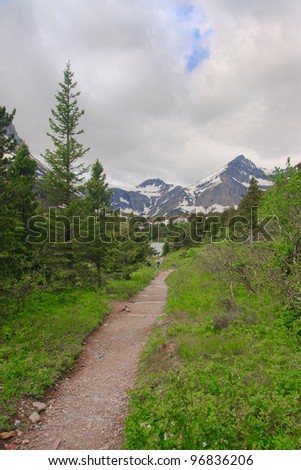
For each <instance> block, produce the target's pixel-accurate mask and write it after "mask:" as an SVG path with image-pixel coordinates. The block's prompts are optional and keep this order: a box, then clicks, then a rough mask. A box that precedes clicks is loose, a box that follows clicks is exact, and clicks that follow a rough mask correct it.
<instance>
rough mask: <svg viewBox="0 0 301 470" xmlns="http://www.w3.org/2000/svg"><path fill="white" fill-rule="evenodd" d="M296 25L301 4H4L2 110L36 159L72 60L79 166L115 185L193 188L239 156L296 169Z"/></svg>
mask: <svg viewBox="0 0 301 470" xmlns="http://www.w3.org/2000/svg"><path fill="white" fill-rule="evenodd" d="M189 6H193V9H192V8H191V9H190V10H188V9H187V7H189ZM300 20H301V4H300V2H299V0H291V1H290V2H286V1H285V0H277V1H276V0H275V1H274V2H273V4H271V2H270V1H268V0H260V1H259V0H258V1H257V0H253V1H252V2H244V1H241V0H227V2H224V1H223V0H191V1H184V0H183V1H181V0H179V1H174V0H173V1H172V0H170V1H168V0H152V2H142V1H141V0H99V1H98V0H91V1H89V2H87V1H86V2H85V1H84V0H73V1H72V2H71V1H69V0H52V2H47V3H46V2H41V1H40V0H4V1H3V0H2V1H1V0H0V31H1V36H2V38H1V39H2V40H1V41H0V56H1V61H0V74H1V75H0V76H1V87H0V103H1V104H3V105H5V106H6V107H7V108H8V109H11V108H13V107H15V108H16V109H17V115H16V118H15V123H16V126H17V129H18V132H19V134H20V135H21V136H22V137H23V138H25V140H26V141H27V143H28V145H29V146H30V149H31V151H32V153H33V154H34V155H36V156H39V155H40V154H41V153H43V152H44V151H45V148H47V147H48V146H49V145H50V141H49V139H48V138H47V136H46V132H47V131H48V117H49V115H50V109H51V107H53V106H54V104H55V99H54V95H55V93H56V92H57V89H58V81H60V80H61V79H62V71H63V68H64V66H65V63H66V62H67V60H69V59H70V60H71V64H72V69H73V71H74V72H75V79H76V80H78V88H79V90H81V92H82V94H81V96H80V99H79V102H80V105H81V106H82V107H83V108H84V109H85V110H86V114H85V116H84V117H83V119H82V122H81V124H82V127H83V128H84V129H85V134H84V136H83V141H84V143H85V144H87V145H89V146H90V147H91V151H90V153H89V156H88V157H87V160H88V162H89V163H91V162H93V161H95V159H96V158H100V159H101V160H102V162H103V164H104V167H105V170H106V173H107V175H108V176H109V177H110V180H111V181H112V182H120V183H122V184H135V183H139V182H140V181H142V180H143V179H145V178H147V177H153V176H158V177H161V178H163V179H166V180H169V181H173V182H174V181H175V182H179V183H192V182H195V181H196V180H199V179H200V178H201V177H203V176H206V175H207V174H209V173H210V172H211V171H214V170H216V169H217V168H219V167H220V166H222V165H224V164H225V163H226V162H228V161H229V160H230V159H232V158H234V157H235V156H236V155H238V154H240V153H244V154H245V155H246V156H248V157H249V158H251V159H253V160H254V161H255V162H256V163H258V164H261V165H262V166H271V167H273V166H275V165H283V164H284V163H285V161H286V158H287V157H288V156H293V157H294V160H293V161H296V162H297V161H299V160H301V150H300V149H301V133H300V131H299V125H300V121H301V96H300V92H299V86H300V85H299V83H300V78H301V77H300V75H301V36H300V34H299V25H300ZM197 41H199V43H198V42H197ZM198 44H199V47H200V49H202V50H203V49H205V50H207V51H208V59H207V58H206V57H205V56H203V59H204V60H201V59H200V63H199V64H198V66H197V67H195V68H194V69H193V70H192V72H191V73H189V72H188V71H187V64H188V61H189V58H191V56H192V54H193V53H195V51H196V50H197V47H198ZM200 56H201V55H200ZM196 57H197V55H196Z"/></svg>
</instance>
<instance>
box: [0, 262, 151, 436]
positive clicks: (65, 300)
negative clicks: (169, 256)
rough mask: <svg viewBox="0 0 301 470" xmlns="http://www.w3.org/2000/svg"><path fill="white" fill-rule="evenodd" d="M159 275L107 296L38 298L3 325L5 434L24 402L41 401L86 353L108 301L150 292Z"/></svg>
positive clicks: (86, 293)
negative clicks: (26, 399) (87, 341)
mask: <svg viewBox="0 0 301 470" xmlns="http://www.w3.org/2000/svg"><path fill="white" fill-rule="evenodd" d="M153 276H154V269H150V268H146V267H142V268H140V269H138V270H137V271H136V272H134V273H133V274H132V276H131V279H130V280H128V281H127V280H116V281H112V282H110V283H108V284H107V286H106V288H105V289H104V290H102V291H101V290H99V289H95V290H84V289H72V290H71V289H69V290H66V291H62V292H37V293H35V294H33V295H31V296H30V297H29V298H28V299H27V302H26V305H25V307H24V309H22V310H20V311H19V312H16V307H17V305H16V303H14V302H13V301H11V304H10V314H7V315H5V317H4V318H2V319H1V320H0V363H1V364H2V365H1V368H0V383H1V386H2V387H3V390H2V391H1V392H0V415H1V419H0V430H7V429H9V427H10V417H11V416H12V415H13V413H14V411H15V407H16V405H17V403H18V400H19V399H20V398H21V397H24V396H34V397H40V396H41V395H42V394H43V393H44V392H45V390H46V389H47V387H49V386H50V385H52V384H53V383H54V381H55V380H56V379H57V378H58V377H59V376H60V375H61V374H62V373H63V372H66V371H67V370H68V369H69V368H70V367H71V366H72V364H73V363H74V360H75V359H76V357H77V356H78V355H79V353H80V352H81V346H82V343H83V340H84V339H85V337H86V336H87V334H89V333H90V332H91V331H93V330H94V329H95V328H96V327H97V326H98V325H99V324H100V323H101V322H102V320H103V318H104V316H105V315H106V314H107V313H108V312H109V307H108V299H127V298H129V297H130V296H131V295H134V294H136V293H137V292H139V291H140V290H141V289H143V287H145V286H146V285H147V284H148V283H149V282H150V280H151V278H152V277H153Z"/></svg>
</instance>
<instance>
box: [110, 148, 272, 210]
mask: <svg viewBox="0 0 301 470" xmlns="http://www.w3.org/2000/svg"><path fill="white" fill-rule="evenodd" d="M269 175H271V172H269V171H268V170H264V169H262V168H259V167H257V166H256V165H254V163H252V162H251V161H250V160H248V159H247V158H246V157H245V156H244V155H239V156H238V157H236V158H234V160H232V161H231V162H230V163H228V165H226V166H225V167H223V168H221V169H220V170H218V171H216V172H215V173H213V174H211V175H210V176H208V177H207V178H204V179H201V180H200V181H198V182H197V183H196V184H194V185H190V186H180V185H174V184H167V183H165V182H164V181H162V180H160V179H148V180H146V181H144V182H143V183H141V184H140V185H138V186H136V187H134V188H112V190H113V193H112V208H114V209H120V210H121V211H122V212H124V213H134V214H136V215H143V216H148V217H154V216H165V215H172V214H180V213H182V214H183V213H187V212H188V213H191V212H204V213H209V212H213V211H216V212H222V211H224V210H225V209H227V208H229V207H232V206H238V204H239V203H240V201H241V199H242V198H243V197H244V196H245V194H246V193H247V190H248V187H249V181H250V179H251V177H252V176H253V177H254V178H255V179H256V180H257V181H258V183H259V185H260V187H261V188H262V189H267V188H268V187H269V186H271V184H272V181H271V179H270V176H269Z"/></svg>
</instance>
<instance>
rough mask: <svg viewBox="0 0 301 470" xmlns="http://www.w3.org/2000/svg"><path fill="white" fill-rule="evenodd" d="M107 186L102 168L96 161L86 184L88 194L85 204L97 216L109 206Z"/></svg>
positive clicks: (109, 194)
mask: <svg viewBox="0 0 301 470" xmlns="http://www.w3.org/2000/svg"><path fill="white" fill-rule="evenodd" d="M108 186H109V185H108V183H107V182H106V175H105V173H104V170H103V166H102V164H101V163H100V161H99V160H98V159H97V160H96V162H95V163H94V165H93V166H92V169H91V178H90V179H89V181H88V182H87V184H86V189H87V193H88V196H87V200H86V202H87V204H88V205H89V206H90V209H91V210H92V211H94V212H96V213H97V214H99V213H100V211H101V210H102V209H104V208H107V207H109V205H110V199H111V191H109V189H108Z"/></svg>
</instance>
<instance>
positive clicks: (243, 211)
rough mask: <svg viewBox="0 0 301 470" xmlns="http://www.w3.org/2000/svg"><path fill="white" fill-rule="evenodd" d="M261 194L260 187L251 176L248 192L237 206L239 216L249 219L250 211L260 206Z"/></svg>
mask: <svg viewBox="0 0 301 470" xmlns="http://www.w3.org/2000/svg"><path fill="white" fill-rule="evenodd" d="M263 194H264V192H263V191H262V189H260V186H259V184H258V183H257V181H256V179H255V178H254V176H252V178H251V179H250V186H249V189H248V192H247V194H246V195H245V197H244V198H243V199H242V200H241V202H240V204H239V206H238V213H239V215H242V216H245V217H250V216H251V209H252V208H255V207H259V206H260V204H261V202H262V198H263Z"/></svg>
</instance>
